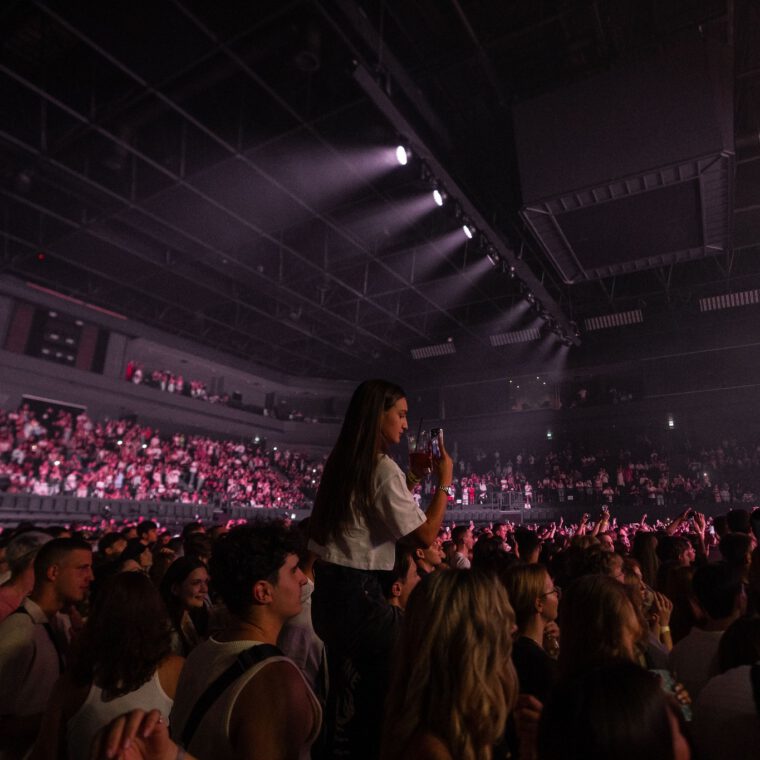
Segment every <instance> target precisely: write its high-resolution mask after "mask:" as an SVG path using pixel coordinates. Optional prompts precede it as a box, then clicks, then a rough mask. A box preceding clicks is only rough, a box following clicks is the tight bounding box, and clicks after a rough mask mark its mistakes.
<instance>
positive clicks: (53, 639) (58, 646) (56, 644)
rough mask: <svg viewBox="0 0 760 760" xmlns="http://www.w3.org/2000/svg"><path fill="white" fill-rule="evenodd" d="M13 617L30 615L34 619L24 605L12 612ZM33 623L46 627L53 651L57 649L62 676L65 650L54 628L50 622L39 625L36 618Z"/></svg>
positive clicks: (59, 670) (59, 673)
mask: <svg viewBox="0 0 760 760" xmlns="http://www.w3.org/2000/svg"><path fill="white" fill-rule="evenodd" d="M11 615H28V616H29V617H30V618H32V613H31V612H29V610H28V609H27V608H26V607H24V605H23V604H22V605H21V606H20V607H19V608H18V609H15V610H13V612H11ZM32 622H33V623H34V624H35V625H42V626H44V627H45V632H46V633H47V635H48V638H49V639H50V643H51V644H52V645H53V649H55V653H56V655H57V656H58V675H61V674H62V673H63V671H64V665H65V662H64V657H63V650H62V649H61V644H60V642H59V641H58V637H57V636H56V635H55V632H54V631H53V626H52V625H50V623H49V622H45V623H37V621H36V620H35V619H34V618H32Z"/></svg>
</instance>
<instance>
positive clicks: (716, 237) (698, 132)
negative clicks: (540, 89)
mask: <svg viewBox="0 0 760 760" xmlns="http://www.w3.org/2000/svg"><path fill="white" fill-rule="evenodd" d="M732 82H733V64H732V51H731V48H730V47H729V46H726V45H722V44H718V43H717V42H713V41H711V40H705V39H702V38H701V37H700V36H699V35H698V34H696V33H689V34H687V35H684V37H683V39H682V40H681V41H680V42H679V44H678V45H677V46H676V47H675V48H673V49H668V50H667V51H666V50H660V51H655V52H652V53H651V54H650V55H649V56H645V57H642V58H640V59H637V60H636V61H633V62H630V63H628V64H625V65H621V66H619V67H613V68H611V69H609V70H608V71H605V72H603V73H600V74H598V75H596V76H594V77H591V78H589V79H585V80H583V81H581V82H577V83H575V84H573V85H572V86H569V87H566V88H563V89H560V90H557V91H554V92H551V93H548V94H545V95H542V96H540V97H538V98H534V99H533V100H530V101H524V102H522V103H520V104H519V105H518V106H516V107H515V114H514V116H515V142H516V145H517V155H518V157H519V166H520V176H521V182H522V197H523V200H524V203H525V205H524V206H523V208H522V210H521V212H520V213H521V215H522V218H523V219H524V220H525V222H526V224H527V225H528V226H529V227H530V229H531V230H532V232H533V234H534V235H535V238H536V240H537V241H538V243H539V244H540V246H541V248H542V249H543V251H544V253H545V254H546V255H547V256H548V257H549V258H550V259H551V261H552V262H553V264H554V266H555V267H556V269H557V271H558V273H559V274H560V275H561V277H562V279H563V281H564V282H566V283H568V284H572V283H577V282H587V281H588V280H595V279H602V278H605V277H612V276H615V275H624V274H629V273H631V272H637V271H641V270H646V269H653V268H656V267H662V266H668V265H670V264H678V263H681V262H686V261H691V260H694V259H701V258H706V257H709V256H715V255H716V254H718V253H721V252H725V251H727V250H729V247H730V243H731V223H732V219H733V197H734V188H733V177H734V155H733V153H734V125H733V112H734V106H733V84H732ZM642 220H646V222H645V223H642Z"/></svg>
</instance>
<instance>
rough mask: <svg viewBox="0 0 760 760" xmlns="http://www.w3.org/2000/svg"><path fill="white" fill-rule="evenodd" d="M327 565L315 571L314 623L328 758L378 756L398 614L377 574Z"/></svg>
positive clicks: (397, 627)
mask: <svg viewBox="0 0 760 760" xmlns="http://www.w3.org/2000/svg"><path fill="white" fill-rule="evenodd" d="M381 572H382V571H372V570H356V569H354V568H350V567H341V566H339V565H332V564H329V563H325V562H322V563H317V565H316V567H315V568H314V594H313V595H312V608H311V611H312V621H313V623H314V630H315V631H316V632H317V635H318V636H319V637H320V638H321V639H322V641H324V643H325V649H326V651H327V667H328V674H329V692H328V699H327V707H326V710H325V748H326V757H335V758H357V760H359V759H360V758H361V760H365V759H369V760H371V758H375V757H377V756H378V753H379V748H380V737H381V733H382V724H383V706H384V702H385V695H386V692H387V690H388V681H389V676H390V667H391V656H392V652H393V647H394V645H395V643H396V639H397V638H398V634H399V630H400V627H401V611H400V610H399V609H398V608H397V607H392V606H391V605H390V604H388V602H387V601H386V600H385V598H384V597H383V594H382V591H381V587H380V581H379V574H380V573H381Z"/></svg>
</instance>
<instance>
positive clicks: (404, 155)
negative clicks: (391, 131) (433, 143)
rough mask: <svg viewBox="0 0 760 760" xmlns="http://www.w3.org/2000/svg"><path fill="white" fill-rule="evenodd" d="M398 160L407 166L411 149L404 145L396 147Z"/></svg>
mask: <svg viewBox="0 0 760 760" xmlns="http://www.w3.org/2000/svg"><path fill="white" fill-rule="evenodd" d="M396 160H397V161H398V162H399V163H400V164H401V166H406V165H407V164H408V163H409V151H408V150H407V149H406V148H405V147H404V146H403V145H399V146H398V148H396Z"/></svg>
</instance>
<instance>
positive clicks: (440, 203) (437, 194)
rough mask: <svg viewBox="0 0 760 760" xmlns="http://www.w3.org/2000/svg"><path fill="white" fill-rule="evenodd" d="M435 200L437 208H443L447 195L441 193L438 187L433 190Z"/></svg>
mask: <svg viewBox="0 0 760 760" xmlns="http://www.w3.org/2000/svg"><path fill="white" fill-rule="evenodd" d="M433 200H434V201H435V205H436V206H443V202H444V201H445V200H446V194H445V193H443V192H441V191H440V190H439V189H438V188H437V187H436V188H435V190H433Z"/></svg>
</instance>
